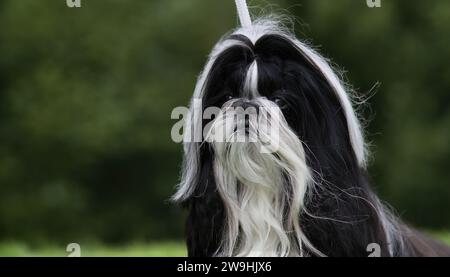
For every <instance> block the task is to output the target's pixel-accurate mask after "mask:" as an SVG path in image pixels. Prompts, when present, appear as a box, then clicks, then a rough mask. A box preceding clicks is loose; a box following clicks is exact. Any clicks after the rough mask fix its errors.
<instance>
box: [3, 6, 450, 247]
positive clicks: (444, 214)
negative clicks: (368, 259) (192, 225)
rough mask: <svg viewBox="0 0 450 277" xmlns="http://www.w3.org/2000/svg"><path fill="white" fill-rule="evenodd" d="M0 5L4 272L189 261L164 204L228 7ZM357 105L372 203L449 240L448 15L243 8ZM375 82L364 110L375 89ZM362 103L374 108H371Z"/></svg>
mask: <svg viewBox="0 0 450 277" xmlns="http://www.w3.org/2000/svg"><path fill="white" fill-rule="evenodd" d="M81 2H82V7H81V8H68V7H67V6H66V0H39V1H36V0H1V1H0V256H9V255H13V256H29V255H44V256H45V255H56V256H58V255H59V256H64V255H66V253H65V247H66V245H67V244H68V243H70V242H77V243H79V244H80V245H81V249H82V250H81V251H82V252H81V254H82V255H93V256H96V255H100V256H102V255H106V256H107V255H113V256H114V255H124V256H135V255H138V256H140V255H142V256H178V255H185V253H186V252H185V249H184V244H183V242H182V241H183V214H182V212H181V210H180V209H179V208H178V207H175V206H173V205H172V204H171V203H169V202H168V200H167V199H168V198H169V197H170V195H171V194H172V193H173V192H174V186H175V185H176V183H177V181H178V177H179V174H178V172H179V169H180V160H181V145H179V144H175V143H173V142H172V140H171V139H170V130H171V127H172V125H173V124H174V123H175V121H173V120H171V119H170V113H171V111H172V109H173V108H174V107H176V106H183V105H187V103H188V100H189V98H190V96H191V94H192V91H193V88H194V85H195V80H196V76H197V75H198V73H199V71H200V70H201V69H202V66H203V64H204V62H205V60H206V56H207V55H208V53H209V52H210V50H211V48H212V46H213V45H214V43H215V42H216V41H217V40H218V39H219V38H220V37H221V36H222V35H223V34H224V33H226V32H228V31H229V30H231V29H232V28H234V27H235V26H236V25H237V19H236V15H235V8H234V1H231V0H227V1H210V0H189V1H183V0H126V1H125V0H97V1H92V0H82V1H81ZM249 2H250V5H251V6H259V7H265V9H261V8H253V9H252V11H253V14H255V15H259V14H263V13H270V12H271V11H274V12H278V13H280V12H281V13H285V14H290V15H292V16H294V17H295V19H296V21H294V26H293V27H295V32H296V34H297V35H298V36H299V37H301V38H304V39H306V40H308V41H310V42H312V43H313V44H314V45H317V46H319V50H320V51H321V52H322V53H323V54H324V55H325V56H327V57H332V58H333V59H332V60H333V62H334V63H336V64H338V65H339V66H340V67H341V68H343V69H344V70H345V71H346V79H347V81H348V82H349V83H350V84H352V85H353V87H354V88H355V90H356V91H357V92H359V93H360V94H361V95H366V96H367V95H371V96H372V97H371V98H370V99H369V101H368V104H369V105H367V106H366V107H365V108H364V109H363V110H362V113H363V115H364V116H365V118H366V119H368V121H367V137H368V140H369V141H370V142H371V145H372V147H371V152H372V153H373V159H372V162H371V167H370V172H371V176H372V177H373V180H374V183H375V188H376V190H377V191H378V192H379V193H380V194H381V196H382V198H383V199H384V200H386V201H387V202H389V203H390V204H391V205H392V206H393V207H394V208H395V210H396V211H397V212H398V213H399V215H400V216H401V217H402V218H403V219H405V220H406V221H407V222H409V223H411V224H413V225H415V226H417V227H419V228H422V229H426V230H432V231H433V232H438V234H439V236H440V237H443V238H444V239H445V238H446V237H447V239H448V237H449V236H448V235H446V232H445V230H450V182H449V180H450V170H449V168H450V143H449V141H450V92H449V88H450V39H449V38H450V2H449V1H446V0H435V1H409V0H396V1H386V0H382V7H381V8H374V9H370V8H368V7H367V5H366V1H365V0H340V1H333V0H283V1H268V0H267V1H249ZM377 82H380V86H379V87H378V89H377V90H376V94H373V93H372V92H373V91H372V90H371V89H372V87H373V86H374V85H375V84H376V83H377ZM371 91H372V92H371Z"/></svg>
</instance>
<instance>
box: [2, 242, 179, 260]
mask: <svg viewBox="0 0 450 277" xmlns="http://www.w3.org/2000/svg"><path fill="white" fill-rule="evenodd" d="M68 254H69V253H68V252H66V245H64V246H62V247H57V246H43V247H30V246H27V245H25V244H23V243H20V242H3V243H0V257H67V256H68ZM80 255H81V256H82V257H186V255H187V252H186V247H185V244H184V242H155V243H148V244H141V243H134V244H129V245H124V246H107V245H100V244H98V243H92V244H91V243H89V244H80Z"/></svg>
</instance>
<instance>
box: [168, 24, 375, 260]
mask: <svg viewBox="0 0 450 277" xmlns="http://www.w3.org/2000/svg"><path fill="white" fill-rule="evenodd" d="M196 101H200V102H199V103H200V104H196V103H194V102H196ZM213 107H216V109H219V111H220V113H215V114H214V115H213V116H212V115H211V114H212V113H211V112H209V111H210V110H211V108H213ZM230 110H232V111H233V112H230ZM236 111H244V116H242V117H240V116H239V113H238V116H236ZM248 111H250V114H248V113H247V112H248ZM191 115H192V117H191V118H190V120H188V123H187V126H186V129H190V130H193V131H194V133H198V132H200V134H202V139H201V141H197V142H195V141H194V142H192V140H188V141H187V142H185V145H184V146H185V159H184V166H183V176H182V182H181V184H180V187H179V190H178V192H177V194H176V195H175V196H174V198H175V199H176V200H180V201H183V200H186V199H189V198H191V197H201V195H202V194H203V193H208V192H211V193H213V192H217V193H218V194H219V195H220V199H221V201H222V202H223V207H224V217H225V218H226V220H225V221H226V224H225V226H224V227H223V230H222V234H221V236H222V240H221V241H222V243H221V245H220V247H219V248H218V249H217V255H266V256H267V255H276V256H287V255H302V254H303V252H304V251H305V249H307V250H308V251H309V253H315V254H319V255H320V254H321V253H320V251H319V250H317V249H316V248H315V247H314V246H313V243H311V242H310V240H308V238H307V237H306V235H305V232H304V230H303V229H302V228H303V226H302V224H301V215H302V214H309V215H310V216H312V215H311V213H313V212H312V211H311V210H313V209H314V206H311V207H309V209H308V203H310V202H312V200H311V199H312V198H314V195H315V194H314V193H313V192H314V191H316V190H318V189H320V188H323V187H325V185H324V184H325V183H338V185H339V183H341V182H347V181H348V180H354V179H355V178H356V179H357V177H355V176H358V174H359V173H360V170H361V169H362V168H364V167H365V164H366V151H365V145H364V140H363V135H362V131H361V128H360V124H359V122H358V119H357V116H356V114H355V111H354V109H353V108H352V104H351V100H350V97H349V95H348V93H347V91H346V88H345V87H344V85H343V83H342V82H341V80H340V78H339V77H338V76H337V75H336V73H335V72H334V71H333V69H332V68H331V66H330V65H329V63H328V62H327V61H326V60H325V59H324V58H322V57H321V56H320V55H319V54H318V53H316V52H315V51H314V50H312V49H311V48H310V47H309V46H307V45H306V44H304V43H302V42H300V41H299V40H297V39H296V38H295V37H294V36H293V35H291V34H290V33H288V32H287V31H285V30H283V29H282V28H280V27H279V26H278V25H277V24H276V23H274V22H272V21H257V22H254V23H253V25H252V26H251V27H246V28H240V29H238V30H236V31H235V32H233V33H232V34H230V35H227V36H225V37H224V38H223V39H222V40H221V41H220V42H219V43H218V44H217V45H216V46H215V48H214V50H213V52H212V54H211V55H210V58H209V61H208V63H207V65H206V66H205V69H204V71H203V73H202V74H201V75H200V77H199V80H198V82H197V86H196V89H195V93H194V96H193V100H192V103H191ZM240 127H241V128H240ZM199 130H200V131H199ZM191 135H192V134H191V133H189V136H191ZM219 136H220V138H218V137H219ZM239 136H241V137H242V138H244V140H240V139H239V138H238V137H239ZM348 186H349V187H351V185H350V184H348ZM318 187H320V188H318ZM345 188H346V187H345V186H344V189H345ZM316 200H317V199H316ZM320 201H327V200H326V199H320ZM314 212H317V211H314ZM317 213H319V215H317V214H316V216H320V212H317Z"/></svg>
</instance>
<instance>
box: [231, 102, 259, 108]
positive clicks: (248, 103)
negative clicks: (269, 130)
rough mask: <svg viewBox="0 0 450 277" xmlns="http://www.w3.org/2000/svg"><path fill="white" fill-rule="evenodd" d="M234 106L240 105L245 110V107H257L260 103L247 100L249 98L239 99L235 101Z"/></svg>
mask: <svg viewBox="0 0 450 277" xmlns="http://www.w3.org/2000/svg"><path fill="white" fill-rule="evenodd" d="M233 107H234V108H237V107H240V108H243V109H244V110H245V109H248V108H255V109H257V108H258V105H256V104H255V103H253V102H252V101H250V100H247V99H239V100H238V101H236V102H234V103H233Z"/></svg>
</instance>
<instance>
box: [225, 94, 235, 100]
mask: <svg viewBox="0 0 450 277" xmlns="http://www.w3.org/2000/svg"><path fill="white" fill-rule="evenodd" d="M231 99H233V95H231V94H227V95H225V101H230V100H231Z"/></svg>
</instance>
